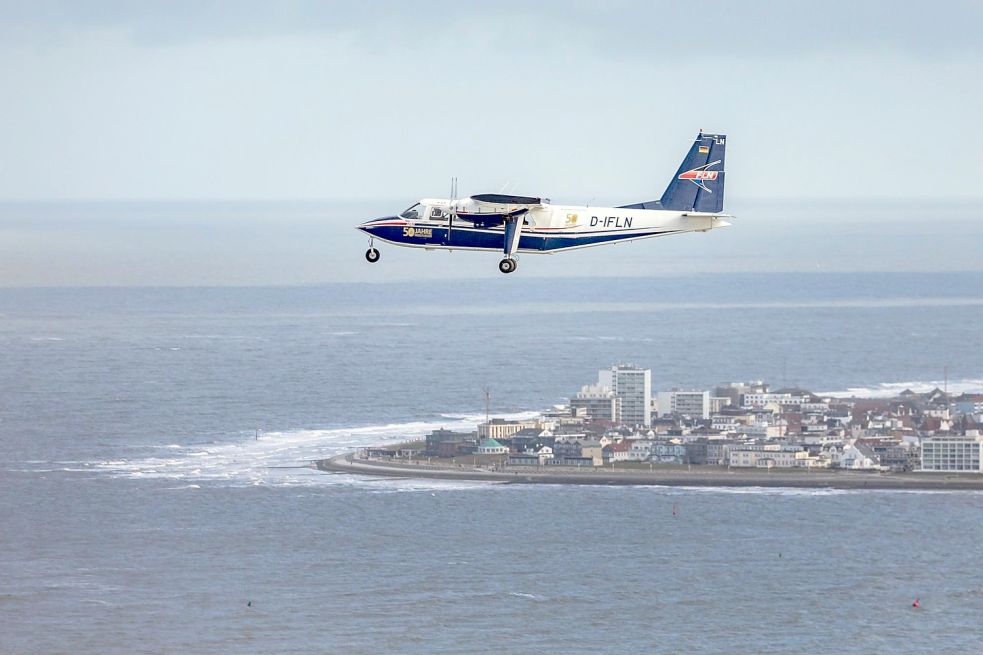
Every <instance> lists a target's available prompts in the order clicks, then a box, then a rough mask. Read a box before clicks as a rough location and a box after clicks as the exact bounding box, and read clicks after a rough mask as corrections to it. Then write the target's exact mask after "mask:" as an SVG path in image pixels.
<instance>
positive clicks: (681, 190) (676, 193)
mask: <svg viewBox="0 0 983 655" xmlns="http://www.w3.org/2000/svg"><path fill="white" fill-rule="evenodd" d="M726 147H727V137H726V136H725V135H723V134H704V133H703V132H700V134H699V135H697V137H696V140H695V141H694V142H693V145H692V147H691V148H690V149H689V152H688V153H686V158H685V159H683V163H682V164H680V166H679V170H678V171H676V175H675V176H673V178H672V181H670V182H669V186H668V187H666V190H665V193H663V194H662V197H661V198H660V199H659V200H650V201H648V202H639V203H635V204H633V205H625V206H624V207H625V208H626V209H669V210H673V211H687V212H689V211H694V212H707V213H712V214H719V213H720V212H722V211H723V209H724V150H725V149H726Z"/></svg>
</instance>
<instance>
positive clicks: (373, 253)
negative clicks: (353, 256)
mask: <svg viewBox="0 0 983 655" xmlns="http://www.w3.org/2000/svg"><path fill="white" fill-rule="evenodd" d="M379 257H381V255H380V254H379V251H378V250H376V249H375V248H369V249H368V250H366V251H365V260H366V261H367V262H369V263H370V264H374V263H376V262H377V261H379Z"/></svg>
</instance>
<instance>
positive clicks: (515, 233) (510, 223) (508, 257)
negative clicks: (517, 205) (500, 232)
mask: <svg viewBox="0 0 983 655" xmlns="http://www.w3.org/2000/svg"><path fill="white" fill-rule="evenodd" d="M523 214H525V212H522V213H521V214H518V215H512V216H507V217H506V219H505V239H504V243H503V245H502V251H503V252H504V253H505V259H503V260H502V261H500V262H499V263H498V270H500V271H502V272H503V273H511V272H512V271H514V270H515V268H516V266H517V263H516V261H515V257H514V255H515V251H516V250H518V249H519V239H520V238H521V237H522V224H523V223H524V222H525V221H524V220H523Z"/></svg>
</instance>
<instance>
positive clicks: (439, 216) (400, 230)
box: [359, 199, 729, 253]
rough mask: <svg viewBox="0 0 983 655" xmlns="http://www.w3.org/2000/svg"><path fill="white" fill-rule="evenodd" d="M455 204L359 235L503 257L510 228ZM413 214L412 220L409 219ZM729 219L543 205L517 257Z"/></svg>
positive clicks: (529, 217) (369, 226)
mask: <svg viewBox="0 0 983 655" xmlns="http://www.w3.org/2000/svg"><path fill="white" fill-rule="evenodd" d="M450 202H451V201H448V200H441V199H426V200H423V201H421V203H420V205H419V207H420V208H419V209H418V210H417V211H416V212H415V214H416V216H415V217H414V216H413V215H412V213H410V212H409V210H407V212H404V213H403V214H402V215H399V216H387V217H384V218H378V219H375V220H373V221H368V222H366V223H363V224H362V225H360V226H359V229H360V230H362V231H363V232H365V233H367V234H369V235H370V236H371V237H373V238H375V239H379V240H381V241H386V242H388V243H393V244H396V245H400V246H408V247H411V248H427V249H448V250H492V251H498V252H501V251H502V248H503V241H504V238H505V229H506V227H505V225H504V223H503V224H499V225H494V224H488V223H487V222H484V221H482V220H475V219H474V215H472V216H471V217H470V218H463V217H462V216H460V215H458V214H456V213H455V212H452V211H449V209H448V208H449V207H450ZM407 214H409V215H407ZM723 216H725V215H724V214H710V213H703V212H679V211H668V210H648V209H628V208H624V207H584V206H575V205H550V204H543V205H542V206H538V207H535V208H533V209H531V210H529V211H528V212H527V213H525V214H524V215H523V216H522V219H521V220H522V221H523V225H522V230H521V234H520V236H519V243H518V248H517V249H516V250H517V252H522V253H551V252H557V251H563V250H573V249H576V248H588V247H591V246H599V245H603V244H607V243H613V242H617V241H635V240H638V239H649V238H652V237H658V236H666V235H670V234H681V233H683V232H697V231H700V232H703V231H706V230H710V229H713V228H717V227H726V226H727V225H729V223H727V222H726V221H725V220H723V218H722V217H723Z"/></svg>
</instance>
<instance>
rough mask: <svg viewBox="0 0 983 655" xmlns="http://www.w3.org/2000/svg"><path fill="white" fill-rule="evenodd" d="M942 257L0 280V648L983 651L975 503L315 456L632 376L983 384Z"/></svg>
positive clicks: (889, 385)
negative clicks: (196, 279)
mask: <svg viewBox="0 0 983 655" xmlns="http://www.w3.org/2000/svg"><path fill="white" fill-rule="evenodd" d="M114 211H115V210H114ZM127 211H129V210H127ZM6 225H7V227H9V226H10V222H9V221H8V223H7V224H6ZM18 229H23V225H21V226H20V228H18ZM810 229H811V228H810ZM973 229H974V230H977V231H976V232H972V234H975V235H978V234H979V231H978V228H973ZM767 232H768V231H767V230H765V231H762V232H760V233H759V236H760V237H761V238H766V237H767ZM817 233H818V232H817ZM893 234H894V236H893V237H892V236H888V237H885V239H884V240H881V239H880V238H879V229H876V230H875V229H871V230H868V231H867V232H865V233H864V235H865V236H864V238H866V239H867V241H865V243H866V246H865V248H869V249H870V250H871V251H872V252H874V251H877V252H880V253H881V254H880V255H872V256H880V257H884V254H883V252H882V251H881V248H883V247H887V246H897V244H898V242H899V241H898V239H899V237H898V236H897V232H893ZM714 236H716V235H703V236H701V237H700V238H701V239H703V238H704V237H705V238H706V240H707V241H703V242H702V243H707V242H708V241H709V240H710V239H711V238H712V237H714ZM239 238H241V237H239ZM681 238H682V237H681ZM856 238H857V237H856V235H854V236H852V237H851V240H852V241H851V242H852V245H849V244H848V245H846V246H844V247H845V248H847V249H848V250H849V251H850V252H851V253H853V254H852V255H851V256H853V255H855V254H856V252H857V251H859V250H862V249H863V248H861V246H859V245H857V243H856ZM666 243H668V242H666ZM694 243H697V242H694ZM885 243H886V244H887V246H885ZM933 243H934V242H933V241H931V240H930V239H928V238H926V239H919V240H918V243H917V244H916V245H914V246H911V247H910V248H909V250H908V251H906V252H907V254H906V255H904V257H901V256H899V260H898V261H903V262H908V263H910V262H911V261H913V260H912V259H909V258H908V257H915V256H916V255H915V253H916V252H917V251H919V250H920V249H922V248H925V249H926V250H932V248H933ZM950 243H951V241H950ZM976 245H977V246H978V245H979V242H977V244H976ZM357 246H359V247H361V248H364V244H362V243H361V242H358V244H357ZM813 246H817V244H816V243H812V244H798V245H796V246H795V247H796V248H798V249H799V250H798V252H809V251H810V248H811V247H813ZM693 247H694V248H700V247H702V246H693ZM954 247H955V248H956V251H957V252H958V247H963V248H964V250H963V251H962V252H963V256H964V257H967V256H968V253H969V252H970V251H971V250H972V249H973V246H972V244H971V243H970V244H969V245H966V244H954ZM629 248H635V249H641V252H643V253H644V252H648V253H649V254H653V253H657V252H668V246H663V245H659V246H652V245H651V244H636V245H634V246H630V247H629ZM646 248H648V250H647V251H646V250H645V249H646ZM660 249H666V250H660ZM782 252H783V256H785V255H787V254H788V252H789V251H788V249H784V250H783V251H782ZM933 252H934V251H933ZM978 252H979V251H978V250H976V254H977V255H978ZM52 253H54V254H52ZM836 253H837V251H836V250H835V249H833V250H831V251H830V252H829V257H830V258H834V259H835V257H836V256H837V254H836ZM56 254H57V252H55V250H52V251H50V252H49V255H50V257H51V258H52V259H51V261H53V260H54V259H55V258H56V257H55V256H56ZM697 254H698V253H697V252H695V251H694V255H693V256H694V258H696V257H697ZM391 255H392V249H388V250H386V249H384V250H383V259H382V261H381V262H380V263H379V264H376V265H374V266H384V265H385V263H386V262H387V261H388V260H387V257H390V256H391ZM411 255H413V256H418V257H420V258H421V259H420V260H419V262H420V263H419V264H418V265H419V266H422V267H425V266H426V265H427V264H426V262H428V261H432V260H428V258H429V257H440V256H442V255H443V254H436V253H435V254H430V255H428V254H423V253H411ZM21 256H22V257H23V256H24V255H23V253H22V254H21ZM460 256H461V255H459V254H458V253H455V254H453V255H452V257H460ZM631 256H632V257H636V258H637V257H639V254H638V253H637V252H636V253H634V254H632V255H631ZM930 256H931V257H935V259H934V260H933V261H936V262H940V263H941V264H943V265H939V266H936V267H934V268H936V269H939V270H918V269H919V267H918V266H909V265H908V264H905V265H901V266H895V267H893V268H894V270H882V271H871V270H864V268H865V267H863V266H858V267H854V269H855V270H833V271H831V270H826V269H824V268H816V267H815V266H813V265H812V263H811V260H810V262H809V263H808V264H807V265H806V266H803V267H798V268H799V269H804V270H787V269H792V268H796V267H792V266H787V265H786V264H781V265H779V264H778V263H776V261H777V260H775V259H772V260H769V262H766V263H765V265H762V266H759V267H755V266H753V265H745V264H746V263H747V262H746V260H743V259H742V260H741V262H740V263H739V264H738V265H737V266H734V267H730V268H728V269H727V270H720V269H719V268H713V269H712V270H690V269H691V267H689V268H688V265H686V262H683V265H681V266H680V267H679V268H680V269H682V270H678V271H674V270H671V269H670V270H666V269H664V268H659V269H658V270H656V271H655V272H653V273H651V274H649V273H647V272H646V271H645V270H642V271H638V270H635V272H634V274H632V275H622V274H619V271H621V272H623V271H622V269H619V268H618V262H617V260H614V259H612V260H609V263H611V266H612V268H613V272H612V270H611V269H607V268H604V267H601V268H598V269H587V268H580V269H578V268H577V266H578V265H579V264H578V263H577V262H578V261H584V262H588V263H591V264H592V265H597V263H598V262H599V261H601V260H596V259H590V257H591V256H589V255H588V256H587V259H584V260H578V255H577V254H570V255H565V256H564V257H567V258H569V259H566V260H563V261H566V262H573V263H564V264H557V266H569V267H572V268H567V269H564V272H565V274H564V275H562V276H560V275H547V276H543V275H537V274H536V271H537V268H536V267H548V266H553V264H552V263H546V264H543V263H536V264H533V263H532V262H531V260H532V259H534V258H523V259H522V261H521V263H520V269H519V271H518V272H517V273H516V274H513V275H512V276H509V277H505V276H501V275H499V274H498V273H497V271H494V258H493V259H480V262H481V264H482V265H489V266H490V267H491V268H492V271H493V274H492V275H489V276H475V277H468V276H460V277H455V276H454V275H453V273H452V269H450V268H448V267H447V265H446V264H441V266H442V267H443V268H441V269H440V270H441V271H443V272H444V273H442V274H441V275H439V276H431V277H429V278H428V279H422V278H421V279H402V278H400V277H395V278H388V279H365V280H354V279H345V276H344V275H341V274H339V277H341V278H342V279H339V280H336V281H331V280H328V281H324V280H321V281H317V282H312V283H307V284H304V283H298V282H297V281H293V280H288V281H287V283H283V284H278V285H265V286H264V285H247V286H227V285H223V284H215V285H211V286H208V285H206V286H200V285H199V286H194V285H187V284H161V285H153V284H148V283H147V280H144V279H141V280H140V283H139V284H135V285H128V284H126V283H125V282H126V280H123V282H121V283H120V284H117V285H113V286H109V285H105V284H97V285H83V286H78V285H72V284H52V285H47V286H30V285H15V286H7V288H2V289H0V348H2V351H0V352H2V359H0V653H12V654H20V653H121V654H122V653H127V654H130V653H216V652H218V653H420V654H424V653H528V652H537V653H643V652H645V653H679V652H699V653H734V652H754V653H789V652H805V651H815V652H836V653H870V652H891V653H919V654H921V653H927V652H932V653H978V652H981V651H983V630H981V628H980V617H981V616H983V567H981V566H980V553H981V550H980V544H981V543H983V494H980V493H976V492H944V493H940V492H927V491H842V490H828V489H814V490H793V489H764V488H749V489H736V490H727V489H700V488H669V487H607V486H597V487H589V486H587V487H581V486H563V485H532V486H523V485H504V484H496V483H483V482H460V481H438V480H414V479H409V478H407V479H375V478H369V477H362V476H353V475H345V474H330V473H324V472H319V471H316V470H314V469H312V468H310V464H311V462H312V461H314V460H316V459H319V458H324V457H329V456H332V455H335V454H338V453H343V452H346V451H350V450H353V449H355V448H359V447H362V446H368V445H378V444H386V443H393V442H397V441H403V440H408V439H417V438H421V437H423V436H424V435H425V434H427V433H428V432H429V431H430V430H433V429H436V428H448V429H457V430H471V429H473V428H474V426H475V425H476V423H477V422H479V421H481V420H483V419H484V416H485V411H486V404H485V400H486V399H485V395H484V391H485V390H486V389H487V390H488V392H489V394H490V401H489V404H488V410H489V411H490V412H491V415H492V416H496V417H529V416H533V415H535V414H536V413H537V412H539V411H542V410H544V409H546V408H548V407H550V406H552V405H554V404H559V403H563V402H565V401H566V400H567V399H568V398H569V397H570V396H571V395H572V394H573V393H575V392H576V391H577V390H578V389H579V388H580V387H581V386H582V385H586V384H590V383H593V382H594V381H595V380H596V376H597V371H598V370H599V369H602V368H606V367H609V366H611V365H612V364H616V363H634V364H637V365H641V366H645V367H647V368H651V370H652V380H653V387H654V388H656V389H668V388H672V387H684V388H685V387H698V388H711V387H713V386H714V385H717V384H721V383H728V382H732V381H740V380H748V379H763V380H766V381H768V382H770V383H771V384H772V385H773V386H791V385H797V386H800V387H803V388H806V389H810V390H813V391H817V392H822V393H830V394H838V395H850V394H862V395H876V396H882V397H883V396H889V395H892V394H895V393H897V392H899V391H901V390H903V389H905V388H912V389H914V390H919V391H921V390H928V389H931V388H934V387H936V386H938V387H945V388H947V389H948V390H949V391H950V392H958V391H962V390H967V391H969V390H975V391H980V390H983V329H981V326H983V271H981V270H979V269H978V268H973V267H972V266H969V267H967V266H963V265H960V266H957V267H952V268H955V269H957V270H949V269H948V268H947V267H946V266H945V265H944V263H945V262H946V261H951V258H949V257H947V256H946V255H945V254H944V253H935V254H934V255H930ZM360 257H361V250H359V251H357V252H355V254H354V256H352V257H350V258H348V259H347V260H345V261H346V265H347V264H351V266H355V265H362V264H364V262H359V261H358V259H359V258H360ZM463 257H465V258H466V257H467V255H463ZM397 259H398V257H397ZM821 259H823V261H826V260H827V259H825V258H821ZM38 261H40V260H38ZM46 261H47V260H46ZM400 261H401V262H403V263H401V264H399V265H400V266H403V267H404V268H402V269H400V270H407V269H406V268H405V267H406V266H409V265H410V264H406V263H405V262H408V261H410V260H409V259H406V260H400ZM455 261H458V260H455ZM459 261H462V262H464V261H465V259H460V260H459ZM555 261H557V262H560V261H561V260H560V259H559V258H557V259H556V260H555ZM635 261H636V262H637V261H638V259H636V260H635ZM694 261H695V259H694ZM782 261H785V260H782ZM967 261H968V260H967ZM42 263H45V262H42ZM48 263H50V262H48ZM601 263H602V264H603V263H604V262H603V261H601ZM786 263H787V262H786ZM97 264H98V263H97V262H95V263H92V266H93V267H96V266H97ZM175 265H176V266H178V267H179V265H180V261H178V262H177V264H175ZM364 265H365V266H368V264H364ZM134 266H137V265H136V264H134ZM138 268H139V267H137V268H135V269H134V270H137V269H138ZM725 268H726V267H725ZM838 268H839V269H845V268H850V267H846V266H839V267H838ZM888 268H890V267H888ZM929 268H933V267H929ZM530 269H531V270H532V273H531V274H529V273H527V271H529V270H530ZM746 269H752V270H750V271H749V270H746ZM908 269H911V270H908ZM79 270H80V271H81V270H82V269H81V268H79ZM140 270H143V269H140ZM351 270H355V269H351ZM372 270H377V269H372ZM538 270H539V271H540V272H541V271H542V270H544V269H543V268H540V269H538ZM447 271H451V272H450V273H447ZM144 272H145V273H146V271H145V270H144ZM220 273H221V272H219V273H216V275H220ZM445 273H446V274H445ZM165 281H166V280H165ZM915 599H918V601H919V604H920V607H918V608H915V607H913V606H912V604H913V602H914V601H915Z"/></svg>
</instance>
